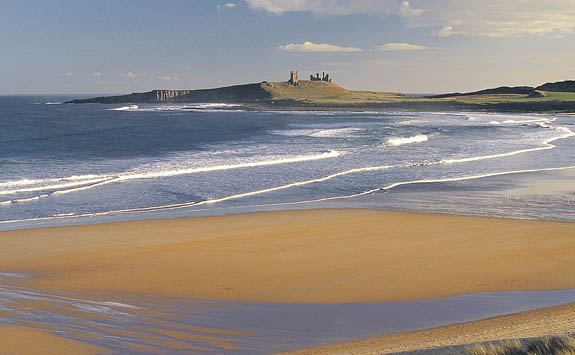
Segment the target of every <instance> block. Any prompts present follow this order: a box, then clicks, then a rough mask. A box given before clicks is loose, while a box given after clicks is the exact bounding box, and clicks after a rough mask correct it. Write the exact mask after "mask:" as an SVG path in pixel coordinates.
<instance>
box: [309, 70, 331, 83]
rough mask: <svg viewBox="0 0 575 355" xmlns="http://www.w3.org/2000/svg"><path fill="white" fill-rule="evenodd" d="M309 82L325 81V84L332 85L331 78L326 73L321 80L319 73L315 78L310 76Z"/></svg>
mask: <svg viewBox="0 0 575 355" xmlns="http://www.w3.org/2000/svg"><path fill="white" fill-rule="evenodd" d="M309 80H310V81H325V82H328V83H331V78H330V77H329V74H326V73H325V72H323V73H322V76H321V78H320V77H319V73H317V74H315V77H314V76H313V75H310V76H309Z"/></svg>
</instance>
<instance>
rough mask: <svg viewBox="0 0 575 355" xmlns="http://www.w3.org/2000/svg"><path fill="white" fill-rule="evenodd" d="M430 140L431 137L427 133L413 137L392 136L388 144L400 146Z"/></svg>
mask: <svg viewBox="0 0 575 355" xmlns="http://www.w3.org/2000/svg"><path fill="white" fill-rule="evenodd" d="M428 140H429V137H427V136H426V135H425V134H418V135H416V136H413V137H397V138H390V139H388V140H387V144H388V145H392V146H399V145H404V144H413V143H423V142H427V141H428Z"/></svg>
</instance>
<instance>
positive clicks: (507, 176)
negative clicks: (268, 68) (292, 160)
mask: <svg viewBox="0 0 575 355" xmlns="http://www.w3.org/2000/svg"><path fill="white" fill-rule="evenodd" d="M549 174H550V175H551V176H549ZM571 176H575V167H574V166H565V167H557V168H540V169H532V170H518V171H507V172H498V173H492V174H486V175H478V176H469V177H461V178H454V179H449V178H446V179H438V180H421V181H405V182H400V183H396V184H394V185H393V186H392V187H391V188H390V187H389V186H387V187H383V188H380V189H374V190H373V193H369V194H366V195H362V194H359V196H341V197H339V198H337V199H336V198H333V197H332V198H327V199H325V200H323V199H320V200H311V201H296V202H285V203H271V204H263V205H245V206H235V207H219V208H204V209H202V208H200V209H197V208H194V207H193V206H187V205H188V203H182V206H181V207H174V206H169V208H168V209H166V210H163V209H162V206H158V207H157V208H151V207H145V208H142V210H141V211H138V210H137V209H136V210H134V211H133V212H128V213H126V212H123V211H105V212H95V213H90V214H86V215H75V216H52V217H39V218H35V219H27V220H13V221H0V232H2V231H15V230H30V229H38V228H51V227H63V226H81V225H98V224H106V223H120V222H130V221H146V220H162V219H166V220H171V219H176V218H205V217H218V216H233V215H243V214H252V213H259V212H281V211H296V210H315V209H333V210H344V209H353V210H376V211H389V212H404V213H416V214H437V215H446V216H469V217H485V218H501V219H517V220H534V221H549V222H553V221H554V222H575V215H574V216H573V217H571V214H569V213H567V214H565V215H564V217H563V218H557V217H555V216H551V215H549V214H548V213H546V214H542V215H540V216H533V215H526V216H524V217H523V216H520V215H518V214H517V213H510V212H509V206H508V207H507V209H506V210H503V209H502V208H501V206H500V209H501V211H500V213H499V214H498V213H493V212H492V213H490V214H485V213H473V212H471V211H468V210H466V209H465V208H463V209H462V206H464V205H465V204H463V205H461V204H458V202H457V201H456V200H454V201H446V202H449V203H450V204H451V205H453V206H454V207H452V208H450V209H447V210H446V209H445V208H444V209H437V208H435V209H431V210H430V209H429V208H427V209H424V208H418V207H416V206H414V205H413V203H412V202H411V201H410V199H411V198H409V199H408V200H407V201H402V197H401V196H402V194H403V195H405V193H407V194H408V195H409V194H410V192H409V191H410V188H411V187H416V188H417V187H418V186H422V185H430V184H433V185H444V186H448V185H450V184H456V185H461V184H467V183H471V182H474V181H478V182H479V184H481V183H483V184H485V186H483V185H480V187H481V188H480V190H481V191H483V192H484V193H487V194H490V195H491V198H492V200H491V201H489V202H485V201H483V202H481V203H491V204H494V203H500V202H499V201H497V200H495V198H497V197H499V198H501V199H504V201H507V196H512V197H515V198H516V199H517V198H518V196H520V197H523V196H526V197H530V194H531V195H533V194H534V193H535V195H536V196H539V197H544V198H545V197H548V198H552V197H557V196H568V197H571V195H573V191H575V183H573V182H572V180H571V179H570V177H571ZM511 179H513V181H516V180H518V181H519V182H520V186H522V187H521V188H520V187H519V186H516V187H513V188H507V189H500V188H494V186H493V185H501V183H502V182H507V181H510V180H511ZM549 179H551V180H552V181H553V183H554V184H555V185H557V186H555V187H553V188H551V187H550V186H548V184H545V182H544V181H547V180H549ZM474 184H477V183H474ZM469 188H470V189H471V190H470V191H474V192H475V191H478V190H477V187H476V186H475V185H474V187H473V188H471V187H469ZM418 191H419V189H418ZM518 191H519V193H517V192H518ZM381 192H383V193H384V194H388V193H391V195H386V197H385V198H383V199H381V197H380V196H382V194H381ZM415 194H416V195H417V196H419V198H422V199H423V200H425V199H429V197H430V196H431V195H433V194H434V193H433V192H426V191H422V192H421V191H420V192H416V193H415ZM396 196H399V197H396ZM390 197H392V198H391V201H392V202H391V201H390ZM531 197H533V196H531ZM572 198H573V199H575V197H572ZM538 200H539V198H538ZM340 201H346V203H345V204H342V203H341V202H340ZM509 201H512V199H510V200H509ZM573 201H574V202H575V200H573ZM538 202H539V201H538ZM467 203H469V202H467ZM295 206H297V207H295ZM350 206H352V207H350ZM456 206H459V207H456ZM539 207H543V206H539ZM545 217H547V218H545Z"/></svg>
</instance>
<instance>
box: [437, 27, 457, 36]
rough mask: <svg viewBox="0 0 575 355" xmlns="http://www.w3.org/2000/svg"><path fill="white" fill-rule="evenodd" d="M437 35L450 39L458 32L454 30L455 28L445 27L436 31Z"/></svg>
mask: <svg viewBox="0 0 575 355" xmlns="http://www.w3.org/2000/svg"><path fill="white" fill-rule="evenodd" d="M435 34H437V35H438V36H439V37H449V36H453V35H454V34H456V32H455V31H454V30H453V26H443V27H442V28H441V29H439V30H437V31H435Z"/></svg>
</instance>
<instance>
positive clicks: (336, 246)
mask: <svg viewBox="0 0 575 355" xmlns="http://www.w3.org/2000/svg"><path fill="white" fill-rule="evenodd" d="M573 235H575V224H570V223H559V222H540V221H520V220H506V219H492V218H479V217H458V216H443V215H422V214H409V213H399V212H382V211H371V210H312V211H286V212H269V213H255V214H247V215H234V216H225V217H206V218H187V219H172V220H151V221H136V222H121V223H110V224H101V225H83V226H71V227H54V228H41V229H30V230H17V231H5V232H0V245H1V248H0V271H2V272H13V273H24V274H30V275H32V277H30V278H15V279H14V280H13V281H11V283H12V284H19V285H23V286H25V287H32V288H42V289H51V290H62V291H79V292H89V293H91V294H94V295H98V294H101V295H110V294H115V293H124V292H126V293H144V294H151V295H158V296H172V297H186V298H195V299H206V300H225V301H239V302H277V303H348V302H356V303H357V302H387V301H408V300H421V299H431V298H440V297H447V296H453V295H458V294H469V293H478V292H499V291H517V290H554V289H573V288H575V274H574V273H573V272H572V270H573V266H574V265H575V257H574V255H575V238H573Z"/></svg>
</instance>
